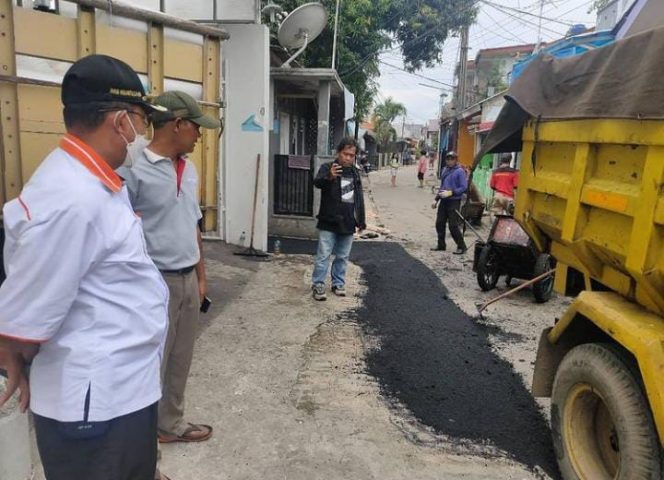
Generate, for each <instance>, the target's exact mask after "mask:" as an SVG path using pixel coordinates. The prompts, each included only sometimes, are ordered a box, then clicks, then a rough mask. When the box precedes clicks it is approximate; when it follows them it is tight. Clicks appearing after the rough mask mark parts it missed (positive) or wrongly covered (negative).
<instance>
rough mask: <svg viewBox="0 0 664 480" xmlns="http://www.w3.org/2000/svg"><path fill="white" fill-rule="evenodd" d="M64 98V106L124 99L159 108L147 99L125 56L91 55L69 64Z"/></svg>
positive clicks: (64, 82) (89, 104)
mask: <svg viewBox="0 0 664 480" xmlns="http://www.w3.org/2000/svg"><path fill="white" fill-rule="evenodd" d="M61 98H62V103H63V104H64V106H65V107H84V106H95V105H96V104H104V103H109V102H123V103H131V104H135V105H140V106H141V107H142V108H143V109H145V110H148V111H150V110H160V107H155V106H154V105H152V104H151V103H149V102H148V101H147V100H146V98H145V90H144V88H143V84H142V83H141V79H140V78H138V75H137V74H136V72H134V70H132V68H131V67H130V66H129V65H127V64H126V63H125V62H123V61H122V60H118V59H117V58H113V57H109V56H108V55H88V56H87V57H83V58H81V59H80V60H78V61H77V62H76V63H74V64H73V65H72V66H71V67H69V70H67V73H65V77H64V79H63V80H62V94H61ZM100 106H101V105H100Z"/></svg>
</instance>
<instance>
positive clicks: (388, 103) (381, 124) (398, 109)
mask: <svg viewBox="0 0 664 480" xmlns="http://www.w3.org/2000/svg"><path fill="white" fill-rule="evenodd" d="M401 115H406V107H405V106H404V105H403V104H401V103H399V102H395V101H394V100H393V99H392V97H387V98H386V99H385V101H384V102H383V103H381V104H378V105H376V107H375V108H374V112H373V124H374V132H375V134H376V137H377V138H378V144H379V145H381V146H382V147H383V148H385V147H387V146H388V144H389V143H390V142H392V141H394V140H396V136H397V132H396V130H394V127H392V122H393V121H394V120H395V119H396V118H397V117H400V116H401Z"/></svg>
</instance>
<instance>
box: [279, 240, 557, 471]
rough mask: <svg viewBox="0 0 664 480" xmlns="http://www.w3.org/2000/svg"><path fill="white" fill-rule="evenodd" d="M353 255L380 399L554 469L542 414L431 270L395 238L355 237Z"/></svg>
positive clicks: (287, 244) (463, 437)
mask: <svg viewBox="0 0 664 480" xmlns="http://www.w3.org/2000/svg"><path fill="white" fill-rule="evenodd" d="M271 243H272V242H271ZM281 250H282V252H284V253H307V254H312V253H314V252H315V242H305V241H294V240H288V239H282V248H281ZM351 260H352V261H353V262H354V263H356V264H357V265H359V266H360V267H362V269H363V275H364V281H365V282H366V283H367V285H368V291H367V295H366V297H365V298H364V301H363V306H362V307H360V308H359V309H358V310H357V311H356V315H357V321H358V322H359V323H360V325H361V326H362V328H363V329H364V330H365V332H366V333H367V334H368V335H371V336H374V337H376V338H377V339H378V343H379V348H377V349H374V350H370V351H369V352H367V358H366V362H367V369H368V373H369V374H371V375H372V376H374V377H375V378H376V379H377V381H378V382H379V384H380V387H381V389H382V392H383V394H384V395H385V396H386V398H387V399H388V400H390V401H392V402H393V403H394V404H395V405H397V404H398V405H402V406H404V407H406V408H407V409H408V410H410V412H412V414H413V415H414V416H415V418H417V420H418V421H420V422H421V423H422V424H424V425H427V426H429V427H431V428H433V429H434V430H435V431H436V432H437V433H439V434H442V435H444V436H446V437H448V438H449V439H450V440H451V441H454V440H455V439H457V440H458V441H459V443H460V444H463V443H467V442H468V441H471V442H473V443H477V444H480V445H485V444H489V445H492V446H493V447H495V448H498V449H500V450H502V451H504V452H506V453H507V454H508V455H509V456H510V457H511V458H512V459H514V460H515V461H518V462H520V463H523V464H525V465H527V466H528V467H530V468H535V467H536V466H539V467H540V468H542V469H543V470H544V471H545V472H547V473H548V474H549V475H551V476H553V477H557V476H558V473H557V468H556V465H555V456H554V453H553V448H552V444H551V435H550V431H549V427H548V425H547V423H546V421H545V419H544V416H543V414H542V412H541V410H540V409H539V407H538V405H537V403H536V402H535V401H534V399H533V397H532V396H531V394H530V392H529V391H528V390H527V389H526V387H525V386H524V384H523V382H522V381H521V378H520V377H519V375H518V374H517V373H516V372H515V371H514V369H513V368H512V366H511V365H510V363H509V362H507V361H506V360H504V359H502V358H501V357H500V356H498V355H497V354H496V353H495V352H494V351H493V350H492V348H491V344H490V341H489V334H490V331H489V330H488V329H487V328H486V326H484V325H481V324H478V323H476V322H475V321H474V320H473V319H472V318H471V317H469V316H468V315H466V314H465V313H464V312H462V311H461V310H460V309H459V308H458V307H457V306H456V305H455V304H454V303H453V302H452V301H451V300H449V299H448V297H447V290H446V288H445V286H444V285H443V284H442V283H441V281H440V279H439V278H438V277H437V276H436V274H435V273H434V272H432V271H431V270H430V269H429V268H428V267H427V266H426V265H424V264H423V263H422V262H420V261H419V260H417V259H415V258H413V257H412V256H410V255H409V254H408V253H407V252H406V250H404V248H403V247H402V246H401V245H400V244H398V243H393V242H356V243H355V244H354V245H353V251H352V254H351ZM524 314H525V312H524Z"/></svg>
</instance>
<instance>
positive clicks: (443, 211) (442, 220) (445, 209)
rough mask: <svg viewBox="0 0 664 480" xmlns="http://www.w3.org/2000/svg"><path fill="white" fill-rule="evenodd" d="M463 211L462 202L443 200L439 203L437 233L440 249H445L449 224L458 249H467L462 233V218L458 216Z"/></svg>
mask: <svg viewBox="0 0 664 480" xmlns="http://www.w3.org/2000/svg"><path fill="white" fill-rule="evenodd" d="M455 210H456V211H459V212H460V211H461V200H441V201H440V202H438V214H437V215H436V233H438V247H440V248H445V247H446V245H445V226H446V225H447V224H448V223H449V225H450V233H451V234H452V238H453V239H454V242H455V243H456V244H457V247H459V248H462V249H464V250H465V249H466V242H465V241H464V239H463V234H462V233H461V228H460V225H461V218H460V217H459V215H457V214H456V212H455Z"/></svg>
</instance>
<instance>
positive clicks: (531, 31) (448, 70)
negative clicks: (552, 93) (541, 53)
mask: <svg viewBox="0 0 664 480" xmlns="http://www.w3.org/2000/svg"><path fill="white" fill-rule="evenodd" d="M486 2H488V3H485V1H483V0H480V11H479V14H478V16H477V18H476V20H475V24H474V25H473V26H472V27H471V28H470V35H469V46H470V50H469V51H468V59H469V60H472V59H474V58H475V55H477V52H478V51H479V50H480V49H483V48H495V47H505V46H508V45H519V44H523V43H535V42H536V41H537V23H538V16H539V0H486ZM489 3H491V4H494V5H496V6H503V7H508V8H496V7H495V6H492V5H489ZM592 3H593V0H545V2H544V11H543V14H542V17H545V18H543V20H542V40H543V41H545V42H548V41H552V40H556V39H558V38H561V37H563V36H564V35H565V33H566V32H567V30H568V29H569V24H578V23H581V24H584V25H586V26H588V27H590V26H594V25H595V18H596V14H595V12H593V13H588V9H589V7H590V5H591V4H592ZM510 9H518V10H521V11H523V12H529V13H531V14H532V15H528V14H526V13H519V12H516V11H514V10H510ZM553 20H557V21H553ZM380 58H381V68H380V70H381V76H380V79H379V81H378V83H379V93H378V97H377V101H379V102H380V101H382V100H384V99H385V98H387V97H392V98H393V99H394V100H396V101H398V102H401V103H403V104H404V105H405V107H406V110H407V111H408V114H407V116H406V122H407V123H421V124H423V123H425V122H426V121H427V120H428V119H433V118H436V117H437V116H438V111H439V105H440V103H439V98H440V97H439V96H440V94H441V93H448V94H449V95H451V93H452V92H451V89H450V88H449V87H446V86H445V85H441V84H440V83H435V82H434V81H430V80H427V79H425V78H422V77H418V76H415V75H412V74H408V73H406V72H403V71H400V70H399V69H397V68H394V67H399V68H403V61H402V59H401V55H400V53H399V51H398V49H397V50H396V51H394V52H385V53H383V54H381V57H380ZM458 59H459V39H458V38H448V40H447V41H446V42H445V45H444V47H443V58H442V62H441V63H440V64H439V65H437V66H436V67H435V68H428V69H423V70H420V71H418V72H416V73H417V75H421V76H424V77H428V78H430V79H432V80H435V81H437V82H443V83H446V84H449V85H453V84H454V69H455V67H456V63H457V61H458ZM387 64H391V65H393V66H394V67H393V66H390V65H387ZM421 84H425V85H427V86H423V85H421ZM432 87H433V88H432ZM440 89H442V90H440Z"/></svg>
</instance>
